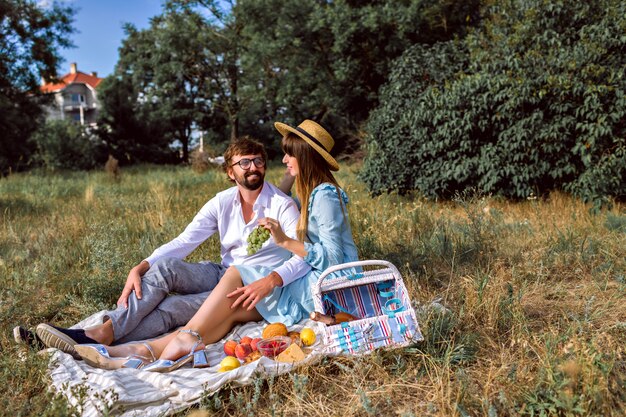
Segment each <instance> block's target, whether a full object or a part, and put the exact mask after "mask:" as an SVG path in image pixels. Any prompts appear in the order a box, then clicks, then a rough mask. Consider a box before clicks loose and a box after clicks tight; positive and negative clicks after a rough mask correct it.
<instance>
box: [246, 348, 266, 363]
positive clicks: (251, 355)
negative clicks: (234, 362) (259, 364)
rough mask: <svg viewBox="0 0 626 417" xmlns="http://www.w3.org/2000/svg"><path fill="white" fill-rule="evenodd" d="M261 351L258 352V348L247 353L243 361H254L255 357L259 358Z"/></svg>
mask: <svg viewBox="0 0 626 417" xmlns="http://www.w3.org/2000/svg"><path fill="white" fill-rule="evenodd" d="M261 356H262V355H261V352H259V351H258V350H255V351H253V352H252V353H251V354H249V355H248V356H246V359H244V361H245V362H246V363H250V362H254V361H256V360H257V359H260V358H261Z"/></svg>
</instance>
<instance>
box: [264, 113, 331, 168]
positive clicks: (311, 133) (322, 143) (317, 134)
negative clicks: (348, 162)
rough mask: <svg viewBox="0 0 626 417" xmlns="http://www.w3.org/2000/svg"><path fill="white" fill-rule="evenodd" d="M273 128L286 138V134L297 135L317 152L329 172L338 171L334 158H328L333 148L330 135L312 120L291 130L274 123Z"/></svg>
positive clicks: (282, 124) (281, 124) (283, 125)
mask: <svg viewBox="0 0 626 417" xmlns="http://www.w3.org/2000/svg"><path fill="white" fill-rule="evenodd" d="M274 127H275V128H276V130H278V132H280V134H281V135H283V136H287V134H288V133H293V134H294V135H298V136H299V137H301V138H302V139H304V141H305V142H306V143H308V144H309V145H311V147H312V148H313V149H315V150H316V151H317V152H319V154H320V155H322V157H323V158H324V159H325V160H326V162H328V165H330V169H331V171H338V170H339V164H338V163H337V161H335V158H333V157H332V156H330V151H331V150H332V149H333V146H335V140H334V139H333V137H332V136H330V133H328V132H327V131H326V129H324V128H323V127H322V126H320V125H319V124H317V123H315V122H314V121H313V120H308V119H307V120H305V121H304V122H302V123H300V124H299V125H298V127H296V128H293V127H291V126H289V125H286V124H284V123H281V122H276V123H274Z"/></svg>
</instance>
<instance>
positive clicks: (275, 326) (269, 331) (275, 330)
mask: <svg viewBox="0 0 626 417" xmlns="http://www.w3.org/2000/svg"><path fill="white" fill-rule="evenodd" d="M287 333H288V330H287V326H285V325H284V324H282V323H272V324H268V325H267V326H265V329H263V335H262V336H263V339H269V338H270V337H275V336H287Z"/></svg>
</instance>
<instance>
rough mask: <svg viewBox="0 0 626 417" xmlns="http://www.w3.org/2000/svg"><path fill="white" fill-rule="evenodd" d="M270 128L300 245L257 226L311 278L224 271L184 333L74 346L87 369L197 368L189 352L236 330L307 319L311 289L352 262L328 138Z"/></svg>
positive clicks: (313, 131) (310, 128) (319, 132)
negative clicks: (292, 188) (289, 187)
mask: <svg viewBox="0 0 626 417" xmlns="http://www.w3.org/2000/svg"><path fill="white" fill-rule="evenodd" d="M275 127H276V129H277V130H278V131H279V132H280V133H281V135H282V136H283V138H282V148H283V151H284V152H285V156H284V158H283V163H285V164H286V165H287V170H288V172H289V174H291V175H292V176H293V177H295V183H296V195H297V197H298V199H299V201H300V203H301V215H300V219H299V222H298V227H297V232H298V239H297V240H296V239H291V238H289V237H287V236H286V235H285V233H284V232H283V230H282V229H281V227H280V225H279V223H278V222H277V221H276V220H275V219H271V218H264V219H260V220H259V225H261V226H262V227H265V228H266V229H268V230H269V231H270V233H271V235H272V237H273V239H274V241H275V242H276V244H277V245H279V246H281V247H283V248H285V249H287V250H289V251H291V252H292V253H293V254H294V255H296V256H300V257H302V258H304V260H305V261H306V262H307V263H309V264H310V265H311V267H312V269H311V271H310V272H309V273H308V274H307V275H305V276H304V277H300V278H298V279H296V280H295V281H293V282H284V281H283V280H282V277H280V276H279V275H278V274H276V273H272V272H271V271H270V270H269V269H267V268H263V267H250V266H235V267H230V268H229V269H228V270H227V271H226V273H225V274H224V276H223V278H222V279H221V280H220V282H219V284H218V285H217V286H216V287H215V289H214V290H213V292H211V294H210V295H209V297H208V298H207V299H206V301H205V302H204V304H203V305H202V307H200V309H199V310H198V312H197V313H196V314H195V316H194V317H193V318H192V319H191V320H190V321H189V323H187V325H186V326H184V328H183V329H182V330H180V331H178V332H174V333H170V334H168V335H166V336H163V337H161V338H159V339H156V340H153V341H150V342H149V343H148V345H147V346H146V345H143V344H132V345H121V346H114V347H104V346H101V345H79V346H77V347H76V350H77V351H78V353H79V354H80V355H81V356H83V358H84V359H85V360H86V361H87V362H88V363H90V364H92V365H94V366H99V367H105V368H116V367H120V366H123V365H124V366H132V364H134V363H135V364H136V363H137V361H136V360H135V361H127V359H126V358H123V357H150V356H151V355H156V356H158V357H159V358H160V359H159V360H157V361H155V362H153V363H151V364H149V365H146V366H144V367H143V369H144V370H150V371H157V372H167V371H170V370H174V369H177V368H179V367H180V366H182V365H184V364H185V363H187V362H189V361H192V360H194V362H195V364H194V366H202V363H199V362H202V360H201V359H202V355H199V354H196V357H195V359H194V352H195V351H196V350H199V349H200V350H201V349H203V348H204V345H205V344H209V343H214V342H217V341H218V340H220V339H221V338H222V337H224V335H225V334H227V333H228V332H229V331H230V329H231V328H232V327H233V326H234V325H235V324H237V323H240V322H247V321H259V320H261V318H264V319H265V320H267V321H269V322H282V323H285V324H286V325H292V324H293V323H296V322H298V321H300V320H302V319H303V318H305V317H307V316H308V314H309V313H310V312H311V311H313V299H312V296H311V284H312V283H314V282H315V281H317V279H318V277H319V276H320V274H321V273H322V272H323V271H324V270H325V269H326V268H328V267H329V266H333V265H337V264H340V263H345V262H351V261H356V260H357V259H358V258H357V249H356V246H355V244H354V240H353V239H352V233H351V231H350V223H349V220H348V214H347V211H346V204H347V203H348V197H347V195H346V193H345V192H344V191H343V190H342V189H341V188H340V187H339V185H338V184H337V181H336V180H335V178H334V176H333V174H332V172H331V171H337V170H338V169H339V165H338V164H337V161H336V160H335V159H334V158H333V157H332V156H331V155H330V151H331V149H332V148H333V146H334V140H333V138H332V136H331V135H330V134H329V133H328V132H327V131H326V130H325V129H324V128H323V127H322V126H320V125H319V124H317V123H315V122H313V121H311V120H305V121H304V122H302V123H301V124H300V125H299V126H298V127H296V128H293V127H291V126H288V125H286V124H284V123H278V122H277V123H275ZM242 284H244V285H243V286H242ZM129 362H130V363H131V365H128V363H129ZM204 364H205V365H206V363H204Z"/></svg>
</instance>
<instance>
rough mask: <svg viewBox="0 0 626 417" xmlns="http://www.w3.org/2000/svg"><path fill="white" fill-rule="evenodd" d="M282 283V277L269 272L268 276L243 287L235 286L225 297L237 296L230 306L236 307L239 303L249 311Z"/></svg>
mask: <svg viewBox="0 0 626 417" xmlns="http://www.w3.org/2000/svg"><path fill="white" fill-rule="evenodd" d="M281 285H283V279H282V278H281V276H280V275H278V274H277V273H276V272H273V271H272V272H271V273H270V274H269V275H268V276H266V277H263V278H261V279H259V280H258V281H255V282H253V283H252V284H250V285H246V286H245V287H241V288H237V289H236V290H235V291H233V292H231V293H230V294H228V295H227V297H229V298H231V297H236V296H237V295H239V297H238V298H237V299H236V300H235V302H234V303H233V305H232V306H230V308H233V309H234V308H237V306H239V305H240V304H241V306H242V307H243V308H245V309H246V310H248V311H250V310H252V309H253V308H254V306H255V305H256V304H257V303H258V302H259V301H261V300H262V299H263V298H265V297H267V296H268V295H269V294H270V293H271V292H272V291H273V290H274V288H276V287H280V286H281ZM242 303H243V304H242Z"/></svg>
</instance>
